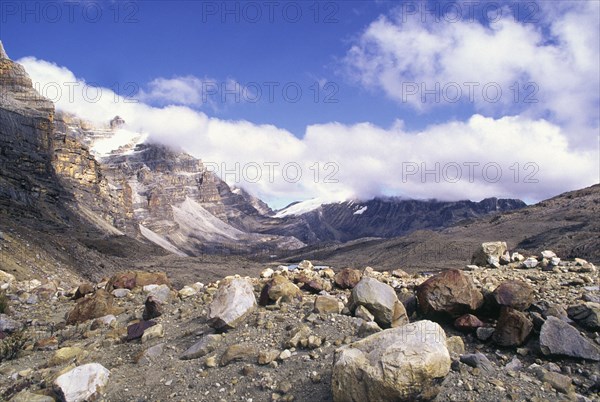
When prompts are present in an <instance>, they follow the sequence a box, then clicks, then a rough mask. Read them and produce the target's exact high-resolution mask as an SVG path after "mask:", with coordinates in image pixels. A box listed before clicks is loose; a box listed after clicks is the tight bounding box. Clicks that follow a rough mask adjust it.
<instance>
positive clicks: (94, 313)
mask: <svg viewBox="0 0 600 402" xmlns="http://www.w3.org/2000/svg"><path fill="white" fill-rule="evenodd" d="M115 310H116V309H115V308H113V296H112V295H111V294H110V293H108V292H107V291H105V290H104V289H99V290H98V291H97V292H96V293H94V294H91V295H88V296H86V297H84V298H82V299H79V300H78V301H77V304H76V305H75V307H74V308H73V310H71V311H70V312H69V313H68V314H67V324H69V325H71V324H77V323H82V322H85V321H87V320H91V319H93V318H99V317H103V316H105V315H108V314H114V313H117V311H115Z"/></svg>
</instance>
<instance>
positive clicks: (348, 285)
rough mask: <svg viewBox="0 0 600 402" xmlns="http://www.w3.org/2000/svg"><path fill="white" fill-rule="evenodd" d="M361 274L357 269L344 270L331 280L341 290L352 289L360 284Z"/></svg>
mask: <svg viewBox="0 0 600 402" xmlns="http://www.w3.org/2000/svg"><path fill="white" fill-rule="evenodd" d="M361 278H362V274H361V273H360V271H359V270H358V269H352V268H344V269H342V270H341V271H340V272H338V273H337V274H336V275H335V277H334V278H333V280H334V282H335V284H336V285H337V286H338V287H339V288H341V289H352V288H354V287H355V286H356V285H357V284H358V282H360V280H361Z"/></svg>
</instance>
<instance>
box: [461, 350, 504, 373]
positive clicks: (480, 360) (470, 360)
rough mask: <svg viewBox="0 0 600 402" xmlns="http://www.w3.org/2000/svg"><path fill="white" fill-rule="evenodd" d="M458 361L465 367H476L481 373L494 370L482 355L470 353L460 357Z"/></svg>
mask: <svg viewBox="0 0 600 402" xmlns="http://www.w3.org/2000/svg"><path fill="white" fill-rule="evenodd" d="M460 361H461V362H462V363H464V364H466V365H467V366H471V367H477V368H480V369H482V370H483V371H487V372H493V371H495V370H496V368H495V367H494V365H493V364H492V362H491V361H490V360H489V359H488V358H487V356H486V355H484V354H483V353H471V354H467V355H462V356H461V357H460Z"/></svg>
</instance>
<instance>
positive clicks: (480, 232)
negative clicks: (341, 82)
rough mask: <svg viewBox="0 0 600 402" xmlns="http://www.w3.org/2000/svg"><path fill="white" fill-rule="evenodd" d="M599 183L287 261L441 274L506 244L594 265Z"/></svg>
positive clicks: (599, 240)
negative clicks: (481, 248) (488, 246)
mask: <svg viewBox="0 0 600 402" xmlns="http://www.w3.org/2000/svg"><path fill="white" fill-rule="evenodd" d="M598 216H600V184H596V185H594V186H591V187H588V188H585V189H581V190H576V191H571V192H567V193H564V194H561V195H558V196H556V197H553V198H551V199H548V200H545V201H542V202H539V203H537V204H534V205H530V206H527V207H525V208H522V209H518V210H515V211H508V212H503V213H500V214H496V215H494V216H492V217H490V216H483V217H480V218H477V219H472V220H467V221H463V222H458V223H456V224H455V225H453V226H451V227H448V228H445V229H443V230H439V231H432V230H417V231H415V232H412V233H410V234H408V235H406V236H400V237H396V238H392V239H359V240H355V241H351V242H348V243H346V244H322V245H317V246H313V247H307V248H304V249H301V250H298V252H295V253H291V254H290V255H288V260H290V261H298V260H302V259H311V260H313V261H316V262H319V261H327V262H328V263H329V264H332V265H334V266H338V267H345V266H354V267H361V266H365V265H372V266H374V267H378V268H381V269H385V268H389V269H392V268H398V267H403V268H405V267H410V269H412V270H419V269H421V270H432V269H445V268H448V267H453V266H454V267H455V266H464V265H465V264H468V263H469V261H470V258H471V255H472V253H473V250H475V249H476V247H477V245H478V244H481V243H482V242H485V241H495V240H502V241H506V242H507V244H508V247H509V249H511V250H517V251H521V252H523V253H526V254H527V253H529V254H532V255H537V254H539V252H541V251H542V250H545V249H550V250H553V251H555V252H556V253H557V254H558V255H559V256H560V257H563V258H574V257H575V256H577V257H580V258H584V259H588V260H590V261H593V262H599V261H600V220H599V219H598Z"/></svg>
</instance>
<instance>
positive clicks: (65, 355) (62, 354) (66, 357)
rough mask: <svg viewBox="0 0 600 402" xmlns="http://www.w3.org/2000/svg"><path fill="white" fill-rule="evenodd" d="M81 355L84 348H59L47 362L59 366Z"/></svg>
mask: <svg viewBox="0 0 600 402" xmlns="http://www.w3.org/2000/svg"><path fill="white" fill-rule="evenodd" d="M83 355H84V350H83V349H81V348H79V347H77V346H73V347H65V348H60V349H58V350H57V351H56V352H54V355H53V356H52V358H51V359H50V363H49V364H50V366H60V365H61V364H64V363H67V362H70V361H71V360H78V359H79V358H80V357H81V356H83Z"/></svg>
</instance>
